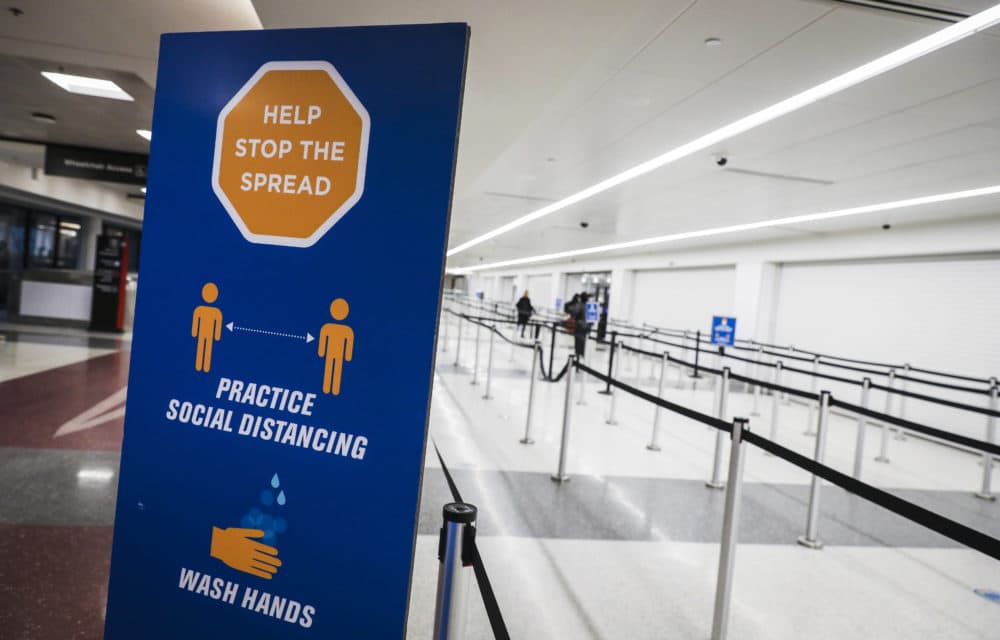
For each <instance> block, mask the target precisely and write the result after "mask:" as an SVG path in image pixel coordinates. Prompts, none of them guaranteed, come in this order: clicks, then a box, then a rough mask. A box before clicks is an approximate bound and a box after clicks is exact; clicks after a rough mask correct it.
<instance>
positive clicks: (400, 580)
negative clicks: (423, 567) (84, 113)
mask: <svg viewBox="0 0 1000 640" xmlns="http://www.w3.org/2000/svg"><path fill="white" fill-rule="evenodd" d="M467 43H468V28H467V26H466V25H464V24H443V25H421V26H401V27H378V28H342V29H301V30H280V31H242V32H227V33H196V34H173V35H166V36H164V37H163V39H162V44H161V47H160V57H159V75H158V80H157V87H156V105H155V116H154V120H153V133H154V136H153V142H152V156H151V164H150V173H149V177H150V188H149V193H150V198H149V200H147V201H146V213H145V221H144V228H143V232H144V233H143V260H142V273H141V280H142V287H141V289H142V291H141V292H140V293H139V296H138V303H137V309H136V321H135V332H134V339H133V343H132V363H131V371H130V378H129V389H128V401H127V407H126V418H125V440H124V444H123V447H122V461H121V477H120V481H119V487H118V503H117V512H116V519H115V532H114V545H113V552H112V564H111V582H110V587H109V594H108V596H109V597H108V610H107V627H106V635H105V638H106V639H107V640H135V639H137V638H142V639H144V640H161V639H163V640H166V639H171V640H173V639H177V638H283V639H284V638H317V639H319V638H402V637H403V635H404V628H405V616H406V605H407V596H408V591H409V581H410V568H411V563H412V558H413V548H414V541H415V527H416V519H417V504H418V498H419V490H420V482H421V472H422V469H423V453H424V445H425V438H426V429H427V415H428V403H429V397H430V390H431V376H432V364H433V357H434V334H435V324H436V320H437V313H438V307H439V301H440V297H441V283H442V269H443V265H444V252H445V243H446V240H447V231H448V215H449V207H450V201H451V191H452V176H453V170H454V163H455V152H456V146H457V129H458V122H459V112H460V104H461V92H462V86H463V78H464V73H465V59H466V49H467ZM400 266H404V267H405V269H406V271H407V284H406V286H405V287H399V288H398V289H397V290H395V291H394V292H393V295H391V296H386V295H385V289H384V283H386V282H391V281H394V280H396V279H398V275H399V268H400Z"/></svg>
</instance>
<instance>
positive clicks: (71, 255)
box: [56, 218, 83, 269]
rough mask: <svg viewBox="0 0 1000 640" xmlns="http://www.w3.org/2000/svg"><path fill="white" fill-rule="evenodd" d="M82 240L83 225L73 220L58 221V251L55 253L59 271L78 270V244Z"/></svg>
mask: <svg viewBox="0 0 1000 640" xmlns="http://www.w3.org/2000/svg"><path fill="white" fill-rule="evenodd" d="M82 239H83V225H82V224H81V223H80V222H79V221H77V220H73V219H71V218H70V219H67V218H60V219H59V237H58V242H59V251H57V252H56V255H57V256H58V257H57V258H56V267H58V268H59V269H79V268H80V264H79V263H80V242H81V240H82Z"/></svg>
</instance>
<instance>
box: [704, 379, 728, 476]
mask: <svg viewBox="0 0 1000 640" xmlns="http://www.w3.org/2000/svg"><path fill="white" fill-rule="evenodd" d="M728 402H729V367H722V380H721V383H720V386H719V394H718V405H717V406H716V417H717V418H719V420H725V419H726V404H727V403H728ZM725 446H726V433H725V432H724V431H719V430H717V431H716V432H715V456H713V458H712V479H711V480H709V481H708V482H706V483H705V486H706V487H708V488H709V489H722V488H723V487H725V486H726V485H725V484H724V483H723V482H722V454H723V450H724V449H725Z"/></svg>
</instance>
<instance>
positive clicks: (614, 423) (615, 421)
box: [604, 420, 618, 427]
mask: <svg viewBox="0 0 1000 640" xmlns="http://www.w3.org/2000/svg"><path fill="white" fill-rule="evenodd" d="M604 424H610V425H611V426H612V427H613V426H615V425H616V424H618V421H617V420H605V421H604Z"/></svg>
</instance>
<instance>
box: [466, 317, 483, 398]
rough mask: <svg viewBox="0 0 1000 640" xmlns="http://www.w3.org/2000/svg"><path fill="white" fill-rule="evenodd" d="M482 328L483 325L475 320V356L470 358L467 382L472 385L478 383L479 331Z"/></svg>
mask: <svg viewBox="0 0 1000 640" xmlns="http://www.w3.org/2000/svg"><path fill="white" fill-rule="evenodd" d="M482 328H483V325H481V324H479V323H478V322H476V350H475V351H474V352H473V353H475V356H473V358H472V381H471V382H470V383H469V384H471V385H473V386H475V385H477V384H479V331H480V329H482Z"/></svg>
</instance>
